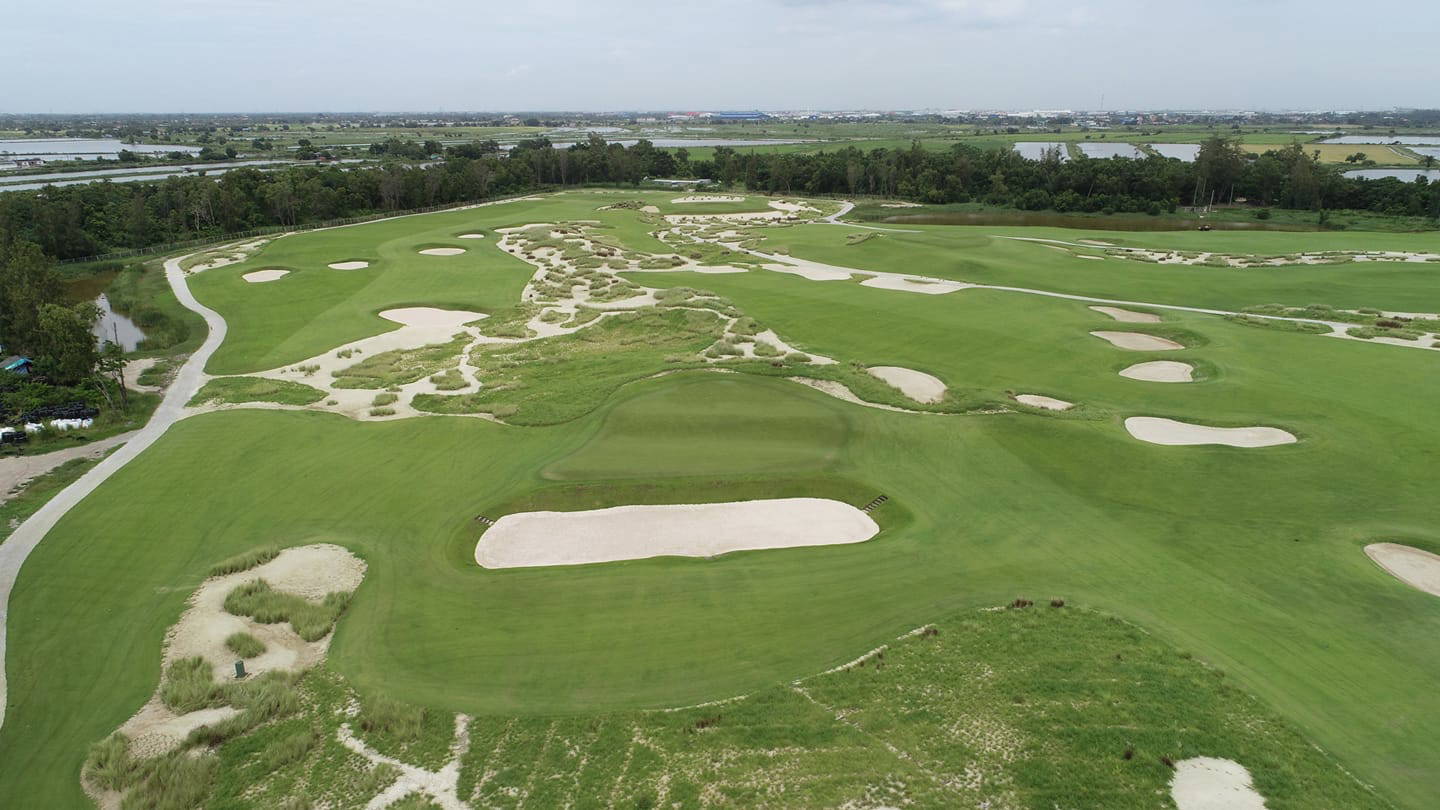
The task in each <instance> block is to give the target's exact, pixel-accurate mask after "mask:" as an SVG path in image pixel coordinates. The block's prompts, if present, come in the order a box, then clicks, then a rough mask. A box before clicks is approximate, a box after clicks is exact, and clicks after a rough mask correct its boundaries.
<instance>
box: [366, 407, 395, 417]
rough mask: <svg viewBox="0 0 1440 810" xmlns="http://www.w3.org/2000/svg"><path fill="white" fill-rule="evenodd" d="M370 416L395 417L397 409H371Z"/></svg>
mask: <svg viewBox="0 0 1440 810" xmlns="http://www.w3.org/2000/svg"><path fill="white" fill-rule="evenodd" d="M370 415H371V416H394V415H395V409H394V408H371V409H370Z"/></svg>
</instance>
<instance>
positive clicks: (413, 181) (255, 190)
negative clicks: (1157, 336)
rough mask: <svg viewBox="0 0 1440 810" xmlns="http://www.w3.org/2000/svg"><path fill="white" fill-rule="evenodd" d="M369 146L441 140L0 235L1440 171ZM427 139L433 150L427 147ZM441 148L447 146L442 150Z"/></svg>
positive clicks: (1077, 204) (1362, 190)
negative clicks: (567, 200) (734, 196)
mask: <svg viewBox="0 0 1440 810" xmlns="http://www.w3.org/2000/svg"><path fill="white" fill-rule="evenodd" d="M377 147H378V148H376V149H375V150H374V151H375V152H376V154H377V155H384V156H389V155H396V154H400V155H405V154H409V155H413V156H415V157H419V156H422V155H423V156H425V157H429V156H432V155H441V156H442V157H441V158H440V159H438V160H436V161H435V162H433V163H430V164H423V165H417V164H414V163H405V162H402V161H399V160H393V161H390V162H388V163H386V164H385V165H381V166H367V167H361V168H353V167H352V168H346V167H341V166H335V165H323V166H305V167H292V168H289V169H285V170H281V171H270V172H265V171H260V170H258V169H253V168H241V169H236V170H233V171H230V172H227V173H226V174H224V175H222V176H221V177H219V178H218V179H211V178H206V177H200V176H179V177H170V178H166V179H164V180H157V181H148V182H132V183H108V182H99V183H90V184H85V185H73V186H59V187H54V186H52V187H47V188H44V189H40V190H36V191H29V192H8V193H3V194H0V245H10V244H14V243H17V242H33V243H34V244H36V245H38V246H39V247H40V249H41V251H43V253H44V254H45V255H47V256H51V257H54V258H57V259H67V258H76V257H84V256H92V255H97V254H102V253H105V252H107V251H112V250H120V249H125V248H143V247H149V246H153V245H160V244H167V243H170V242H178V241H186V240H190V239H197V238H204V237H213V236H220V235H224V234H227V233H236V232H240V231H245V230H250V229H254V228H260V227H267V226H277V225H278V226H294V225H298V224H302V223H308V222H319V221H325V220H331V219H340V218H345V217H351V216H358V215H362V214H370V213H376V212H385V211H394V210H401V209H408V208H422V207H427V206H434V205H444V204H449V203H456V202H463V201H468V200H477V199H483V198H486V197H492V196H500V195H505V194H516V193H523V192H528V191H533V190H536V189H539V188H543V187H548V186H557V185H561V186H567V185H583V184H619V185H636V184H639V183H641V182H642V181H643V180H644V179H645V178H647V177H697V178H709V179H713V180H715V181H717V182H719V183H722V184H726V185H738V186H743V187H745V188H746V189H749V190H752V191H759V192H769V193H780V194H825V195H852V194H853V195H878V196H887V197H896V198H901V199H908V200H913V201H916V202H921V203H962V202H979V203H985V204H989V205H997V206H1012V207H1016V208H1022V209H1027V210H1057V211H1062V212H1064V211H1087V212H1106V211H1111V212H1119V211H1124V212H1146V213H1151V214H1158V213H1161V212H1163V211H1173V210H1175V209H1176V208H1177V207H1179V206H1186V205H1204V204H1209V203H1211V202H1217V203H1218V202H1230V201H1235V200H1240V199H1242V198H1243V199H1246V200H1248V201H1249V202H1250V203H1251V204H1254V205H1263V206H1275V207H1280V208H1294V209H1303V210H1316V211H1320V210H1327V209H1329V210H1335V209H1355V210H1366V211H1373V212H1377V213H1382V214H1397V215H1407V216H1431V217H1437V216H1440V183H1427V182H1425V181H1424V180H1423V178H1422V179H1421V180H1417V181H1416V182H1411V183H1406V182H1401V181H1399V180H1395V179H1381V180H1362V179H1355V178H1348V177H1345V176H1344V175H1343V174H1342V173H1341V172H1340V171H1339V170H1338V169H1336V168H1335V167H1332V166H1328V165H1324V164H1322V163H1320V161H1319V160H1318V157H1317V156H1316V155H1314V154H1312V153H1309V152H1306V150H1305V148H1304V146H1303V145H1299V144H1292V145H1290V146H1285V147H1277V148H1276V149H1275V150H1272V151H1270V152H1267V153H1265V154H1263V155H1259V156H1253V155H1250V154H1247V153H1245V152H1244V151H1242V150H1241V149H1240V148H1239V146H1238V145H1237V144H1236V143H1234V142H1232V141H1229V140H1226V139H1224V138H1214V139H1211V140H1210V141H1207V142H1206V143H1204V144H1202V145H1201V147H1200V150H1199V156H1198V159H1197V160H1196V161H1194V162H1193V163H1183V162H1180V161H1178V160H1173V159H1168V158H1162V157H1156V156H1150V157H1145V158H1138V159H1127V158H1110V159H1090V158H1078V159H1074V160H1062V159H1061V157H1060V155H1059V154H1057V153H1051V154H1047V155H1045V156H1044V157H1043V158H1042V159H1040V160H1028V159H1026V158H1023V157H1021V156H1020V155H1018V154H1017V153H1015V152H1012V151H1009V150H993V149H980V148H976V147H972V146H969V145H966V144H963V143H957V144H954V145H951V146H949V147H948V148H947V149H944V150H932V149H925V148H922V147H921V146H920V145H919V144H918V143H917V144H914V145H913V146H911V147H910V148H908V149H871V150H862V149H860V148H858V147H855V146H846V147H843V148H840V149H835V150H826V151H821V152H816V153H806V154H799V153H793V152H756V151H744V152H740V151H737V150H734V149H730V148H726V147H721V148H717V149H715V150H714V154H713V156H712V157H709V158H706V159H702V160H691V159H690V156H689V152H688V151H687V150H685V149H676V150H668V149H661V148H657V147H655V146H654V145H653V144H651V143H650V142H649V141H644V140H642V141H640V142H638V143H636V144H635V145H633V146H629V147H627V146H624V145H622V144H618V143H607V142H605V141H604V140H603V139H602V138H600V137H598V136H592V137H591V138H590V139H589V140H588V141H585V142H582V143H578V144H574V145H571V146H569V147H568V148H555V147H554V144H552V143H551V142H550V141H548V140H547V139H545V138H534V139H531V140H528V141H521V142H520V143H518V144H517V145H515V146H514V148H513V149H511V150H510V152H509V153H508V155H506V154H504V153H502V152H501V151H500V147H499V145H498V144H496V143H494V142H493V141H480V142H476V143H473V144H463V145H459V146H451V147H441V146H440V145H439V144H438V143H433V142H432V143H419V142H411V143H406V142H403V141H397V142H395V143H391V142H384V143H382V144H377ZM431 150H434V151H431ZM442 150H443V151H442Z"/></svg>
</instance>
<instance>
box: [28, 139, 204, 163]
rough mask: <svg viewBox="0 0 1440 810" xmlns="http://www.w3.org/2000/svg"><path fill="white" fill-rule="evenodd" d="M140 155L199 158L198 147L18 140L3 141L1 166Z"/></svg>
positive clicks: (83, 140)
mask: <svg viewBox="0 0 1440 810" xmlns="http://www.w3.org/2000/svg"><path fill="white" fill-rule="evenodd" d="M122 149H123V150H126V151H129V152H141V153H144V154H147V155H153V154H167V153H169V152H184V153H186V154H191V155H193V154H197V153H199V151H200V147H198V146H171V145H168V144H154V143H132V144H127V143H124V142H122V141H120V140H119V139H117V138H17V139H14V140H5V141H0V163H3V162H5V161H6V158H12V157H24V158H38V159H40V160H85V159H89V158H97V157H107V158H114V157H118V156H119V154H120V150H122Z"/></svg>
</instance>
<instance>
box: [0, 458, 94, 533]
mask: <svg viewBox="0 0 1440 810" xmlns="http://www.w3.org/2000/svg"><path fill="white" fill-rule="evenodd" d="M99 463H100V459H98V458H75V459H71V460H69V461H67V462H65V463H64V464H61V465H60V466H58V467H56V468H55V469H53V470H51V471H50V472H48V473H45V474H44V475H40V476H36V477H35V478H32V479H30V483H28V484H26V485H25V487H24V488H23V489H21V490H20V491H19V492H18V493H16V494H14V495H10V496H9V497H7V498H6V499H5V502H4V503H0V543H3V542H5V540H6V538H8V537H9V536H10V534H11V532H13V531H15V529H17V528H19V526H20V524H21V523H24V522H25V521H26V519H28V518H29V517H30V516H31V515H33V514H35V512H36V510H38V509H39V508H40V507H42V506H44V505H45V504H47V503H49V502H50V499H51V498H53V497H55V496H56V495H57V494H59V493H60V490H62V489H64V488H66V487H68V486H70V485H71V484H73V483H75V482H76V481H77V480H79V478H80V476H82V475H84V474H85V473H87V472H89V471H90V468H92V467H94V466H95V465H96V464H99ZM4 494H8V493H4Z"/></svg>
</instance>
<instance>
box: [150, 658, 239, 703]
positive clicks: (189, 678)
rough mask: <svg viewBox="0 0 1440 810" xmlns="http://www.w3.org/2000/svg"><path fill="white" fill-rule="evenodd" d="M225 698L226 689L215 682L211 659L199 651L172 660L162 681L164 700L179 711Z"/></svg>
mask: <svg viewBox="0 0 1440 810" xmlns="http://www.w3.org/2000/svg"><path fill="white" fill-rule="evenodd" d="M224 698H225V690H224V689H223V688H222V687H221V686H220V685H219V684H217V683H215V677H214V674H213V673H212V671H211V668H210V663H209V662H208V661H206V660H205V659H204V658H201V657H200V656H198V655H197V656H194V657H191V658H181V659H180V660H178V661H175V662H173V663H171V664H170V666H169V667H166V669H165V678H164V680H162V681H161V682H160V700H161V702H163V703H164V704H165V705H166V706H169V707H170V709H171V710H173V711H174V712H175V713H176V714H188V713H190V712H198V711H200V710H201V709H210V708H214V707H215V706H219V705H221V704H222V703H224Z"/></svg>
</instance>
